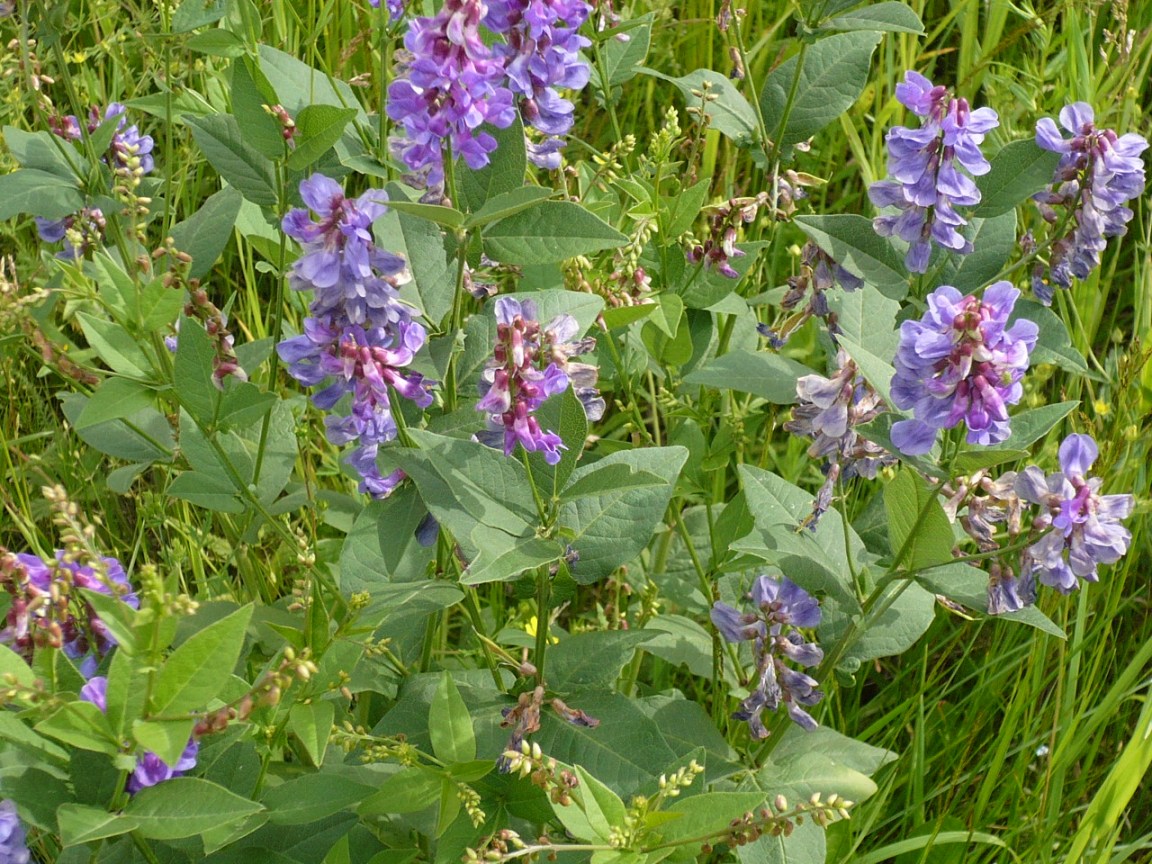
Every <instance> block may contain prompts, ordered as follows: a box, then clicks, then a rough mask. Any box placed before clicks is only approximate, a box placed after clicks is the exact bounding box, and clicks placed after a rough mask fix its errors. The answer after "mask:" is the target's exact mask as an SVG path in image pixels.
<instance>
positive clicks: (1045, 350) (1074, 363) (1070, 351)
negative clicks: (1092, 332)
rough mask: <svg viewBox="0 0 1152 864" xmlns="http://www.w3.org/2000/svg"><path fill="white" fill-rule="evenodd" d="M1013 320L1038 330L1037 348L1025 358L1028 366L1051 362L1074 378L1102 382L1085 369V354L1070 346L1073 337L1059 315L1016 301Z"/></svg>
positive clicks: (1026, 300)
mask: <svg viewBox="0 0 1152 864" xmlns="http://www.w3.org/2000/svg"><path fill="white" fill-rule="evenodd" d="M1012 317H1013V319H1016V318H1026V319H1027V320H1029V321H1032V322H1034V323H1035V324H1036V326H1037V327H1039V328H1040V335H1039V337H1038V338H1037V340H1036V347H1035V348H1033V349H1032V354H1031V356H1030V357H1029V358H1028V361H1029V364H1030V365H1032V366H1039V365H1040V364H1041V363H1051V364H1052V365H1054V366H1059V367H1060V368H1061V369H1065V370H1067V371H1068V372H1072V373H1074V374H1076V375H1082V376H1084V377H1087V378H1096V379H1097V380H1101V379H1100V377H1099V375H1097V374H1096V373H1095V372H1093V371H1092V370H1091V369H1089V368H1088V362H1087V361H1086V360H1085V359H1084V355H1083V354H1081V353H1080V352H1079V351H1077V350H1076V349H1075V348H1073V347H1072V336H1071V334H1070V333H1069V332H1068V327H1067V326H1066V325H1065V324H1064V322H1063V321H1062V320H1061V319H1060V316H1058V315H1057V314H1056V313H1055V312H1053V311H1052V310H1051V309H1049V308H1048V307H1047V306H1044V305H1042V304H1040V303H1038V302H1036V301H1035V300H1028V299H1023V300H1017V301H1016V308H1015V309H1014V310H1013V316H1012Z"/></svg>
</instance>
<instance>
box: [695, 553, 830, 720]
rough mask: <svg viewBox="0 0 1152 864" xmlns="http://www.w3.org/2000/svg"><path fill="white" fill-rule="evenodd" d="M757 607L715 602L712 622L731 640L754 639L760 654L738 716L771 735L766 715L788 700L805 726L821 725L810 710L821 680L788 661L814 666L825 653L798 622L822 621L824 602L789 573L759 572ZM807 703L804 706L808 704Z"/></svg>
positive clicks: (751, 595) (753, 594)
mask: <svg viewBox="0 0 1152 864" xmlns="http://www.w3.org/2000/svg"><path fill="white" fill-rule="evenodd" d="M747 599H748V600H750V601H751V603H752V611H749V612H742V611H741V610H739V609H736V608H735V607H733V606H729V605H728V604H727V603H722V602H720V601H716V603H715V604H714V605H713V606H712V623H713V624H714V625H715V626H716V629H717V630H718V631H720V635H721V636H723V637H724V638H725V639H726V640H727V641H729V642H749V641H750V642H752V652H753V656H754V658H755V660H756V674H755V679H754V680H755V684H756V686H755V689H754V690H753V691H752V694H751V695H750V696H748V698H746V699H745V700H744V701H743V702H742V703H741V705H740V710H739V711H737V712H736V713H734V714H733V715H732V716H733V717H734V718H736V719H737V720H745V721H747V723H748V730H749V732H750V733H751V735H752V737H753V738H756V739H763V738H767V737H768V729H767V728H766V727H765V726H764V721H763V720H762V719H761V715H762V714H763V712H764V709H765V708H767V709H768V710H769V711H775V710H776V709H777V708H779V707H780V704H781V703H783V704H784V705H785V709H786V710H787V711H788V716H789V717H791V718H792V720H793V721H794V722H795V723H796V724H797V725H799V726H801V727H802V728H804V729H807V730H812V729H815V728H816V725H817V724H816V721H815V720H814V719H812V716H811V715H810V714H809V713H808V712H807V711H805V710H804V707H811V706H812V705H815V704H816V703H817V702H819V701H820V700H821V698H823V696H824V694H823V693H822V692H821V691H820V690H819V689H817V688H818V687H819V684H818V683H817V682H816V680H815V679H813V678H812V677H811V676H809V675H806V674H805V673H803V672H800V671H798V670H796V669H793V668H791V667H789V666H787V665H785V663H784V661H785V660H791V661H792V662H793V663H795V664H797V665H798V666H803V667H806V668H807V667H812V666H816V665H819V663H820V661H821V660H823V659H824V652H823V651H822V650H821V649H820V647H819V646H818V645H816V644H815V643H813V642H805V641H804V637H803V636H802V635H801V634H800V631H799V629H798V628H805V629H809V628H813V627H817V626H819V624H820V605H819V604H818V603H817V602H816V600H815V598H813V597H812V596H811V595H810V594H809V593H808V592H807V591H805V590H804V589H803V588H801V587H800V586H799V585H797V584H795V583H794V582H792V581H791V580H789V579H787V578H781V579H773V578H771V577H769V576H759V577H757V579H756V581H755V582H753V583H752V590H751V591H750V592H749V593H748V598H747ZM802 706H803V707H802Z"/></svg>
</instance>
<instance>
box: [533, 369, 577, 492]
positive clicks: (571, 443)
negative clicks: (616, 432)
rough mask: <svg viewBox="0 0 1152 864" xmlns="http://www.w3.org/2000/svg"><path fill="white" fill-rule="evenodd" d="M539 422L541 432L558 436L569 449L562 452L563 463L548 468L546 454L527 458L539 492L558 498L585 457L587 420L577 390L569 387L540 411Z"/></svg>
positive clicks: (547, 402)
mask: <svg viewBox="0 0 1152 864" xmlns="http://www.w3.org/2000/svg"><path fill="white" fill-rule="evenodd" d="M536 420H537V422H539V423H540V426H541V428H543V429H547V430H550V431H552V432H555V433H556V434H557V435H559V436H560V439H561V440H562V441H563V442H564V446H565V447H566V448H567V449H565V450H561V451H560V461H559V462H557V463H556V464H555V465H549V464H548V462H547V460H546V459H545V458H544V454H543V453H529V454H528V464H529V465H531V466H532V479H533V480H535V482H536V485H537V488H539V489H540V490H541V491H542V493H544V494H549V493H550V494H552V495H558V494H560V490H561V489H563V488H564V485H565V484H566V483H567V482H568V478H569V477H571V476H572V472H573V471H574V470H576V463H577V462H579V461H580V457H581V456H582V455H583V453H584V442H585V440H586V439H587V437H588V417H587V415H586V414H585V413H584V405H583V403H582V402H581V401H580V397H579V396H577V395H576V389H575V388H574V387H572V386H569V387H567V388H566V389H565V390H564V392H563V393H560V394H559V395H557V396H555V397H553V398H551V399H549V400H548V401H546V402H545V403H544V404H543V405H541V406H540V408H538V409H537V411H536Z"/></svg>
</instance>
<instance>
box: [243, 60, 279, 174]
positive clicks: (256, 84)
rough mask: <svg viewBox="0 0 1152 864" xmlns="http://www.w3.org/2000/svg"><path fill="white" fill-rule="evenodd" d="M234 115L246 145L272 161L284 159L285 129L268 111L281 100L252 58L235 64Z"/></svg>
mask: <svg viewBox="0 0 1152 864" xmlns="http://www.w3.org/2000/svg"><path fill="white" fill-rule="evenodd" d="M231 96H232V116H233V117H235V118H236V125H237V127H238V128H239V129H240V135H241V137H242V138H243V139H244V141H245V143H247V144H249V145H251V146H252V147H253V148H255V149H256V150H258V151H259V152H260V153H261V154H262V155H264V156H267V157H268V158H269V159H273V160H276V159H280V158H282V157H283V156H284V136H283V134H282V133H283V131H284V130H283V127H281V125H280V121H279V120H277V119H276V118H275V117H273V116H272V115H271V114H269V113H268V112H267V111H265V110H264V106H265V105H269V106H271V105H275V104H276V103H277V102H278V101H279V100H278V99H277V98H276V91H275V90H273V89H272V84H271V83H270V82H269V81H268V79H267V78H265V77H264V73H263V72H261V71H260V67H259V66H257V65H256V63H255V61H254V60H253V59H252V58H251V57H238V58H237V59H236V60H235V61H234V62H233V63H232V92H231Z"/></svg>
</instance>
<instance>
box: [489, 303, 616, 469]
mask: <svg viewBox="0 0 1152 864" xmlns="http://www.w3.org/2000/svg"><path fill="white" fill-rule="evenodd" d="M578 331H579V326H578V325H577V323H576V319H575V318H573V317H572V316H571V315H558V316H557V317H556V318H554V319H552V321H551V322H549V324H548V325H547V326H546V327H541V326H540V322H539V321H538V320H537V317H536V305H535V304H534V303H533V302H532V301H531V300H525V301H523V302H521V301H519V300H517V299H516V298H514V297H499V298H497V299H496V347H495V350H494V351H493V357H492V359H491V360H489V361H488V366H487V368H486V369H485V370H484V372H483V373H482V374H481V377H480V400H479V401H478V402H477V403H476V410H477V411H484V412H486V413H487V414H488V415H489V423H490V427H491V428H490V429H489V430H488V431H486V432H481V433H478V434H477V436H476V438H477V440H479V441H482V442H483V443H485V444H490V445H493V446H502V447H503V449H504V453H505V455H508V456H511V455H512V452H513V451H514V450H515V449H516V444H517V443H519V444H520V445H521V446H523V448H524V449H525V450H529V451H540V452H543V453H544V458H545V460H547V462H548V464H550V465H555V464H556V463H557V462H559V461H560V451H561V450H563V449H566V448H565V445H564V442H563V441H562V440H561V438H560V436H559V435H556V434H555V433H554V432H551V431H545V430H543V429H541V427H540V424H539V423H538V422H537V420H536V418H535V417H534V416H533V414H534V412H535V411H536V409H537V408H539V407H540V406H541V405H542V404H543V403H544V402H545V401H546V400H547V399H549V398H550V397H552V396H555V395H556V394H558V393H563V392H564V391H565V390H566V389H567V388H568V386H569V384H573V385H574V386H575V388H576V395H577V396H578V397H579V398H580V400H581V402H582V403H583V404H584V410H585V413H586V414H587V415H588V418H589V419H591V420H597V419H599V417H600V414H602V413H603V409H604V400H602V399H600V397H599V394H598V393H597V392H596V389H595V382H596V369H595V367H594V366H589V365H587V364H584V363H572V362H570V359H571V358H572V357H575V356H578V355H580V354H585V353H587V352H589V351H591V350H592V349H593V348H594V347H595V344H596V343H595V341H594V340H592V339H584V340H578V341H573V340H574V338H575V336H576V334H577V333H578Z"/></svg>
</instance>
